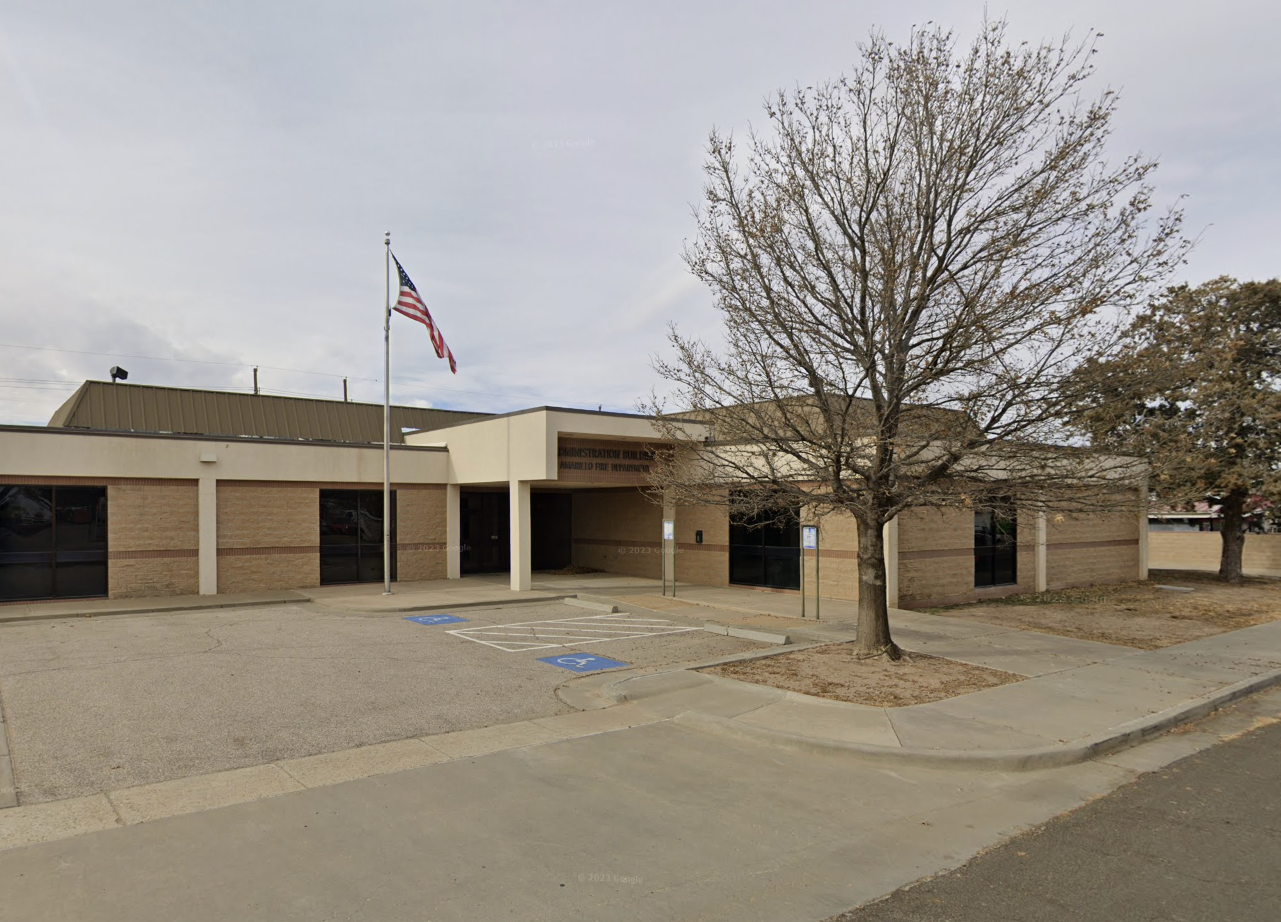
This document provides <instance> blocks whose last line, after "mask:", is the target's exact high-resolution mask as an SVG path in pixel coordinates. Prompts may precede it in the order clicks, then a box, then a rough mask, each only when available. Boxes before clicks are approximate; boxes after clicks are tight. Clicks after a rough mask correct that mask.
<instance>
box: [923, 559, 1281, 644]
mask: <svg viewBox="0 0 1281 922" xmlns="http://www.w3.org/2000/svg"><path fill="white" fill-rule="evenodd" d="M1150 577H1151V578H1150V579H1148V580H1146V581H1144V582H1133V583H1119V584H1116V585H1111V586H1094V587H1089V588H1083V589H1063V590H1057V591H1052V592H1042V593H1036V594H1027V595H1016V596H1008V597H1006V598H1004V599H996V600H993V601H989V602H976V603H970V604H968V605H956V606H951V607H948V608H931V609H926V610H927V611H929V612H931V613H932V614H939V615H947V616H948V617H951V618H963V619H968V620H972V621H983V622H986V623H988V624H1000V625H1004V626H1006V627H1014V628H1019V629H1022V630H1031V631H1043V632H1045V633H1047V634H1059V635H1062V636H1064V637H1077V638H1080V639H1082V640H1098V641H1102V642H1104V643H1114V644H1121V645H1123V646H1127V647H1137V648H1139V649H1142V650H1155V649H1158V648H1160V647H1168V646H1172V645H1174V644H1179V643H1184V642H1186V641H1189V640H1196V639H1197V638H1198V637H1208V636H1210V635H1212V634H1221V633H1223V632H1224V631H1235V630H1237V629H1239V628H1243V627H1249V626H1251V625H1254V624H1263V623H1264V622H1266V621H1275V620H1276V619H1277V618H1281V580H1278V579H1262V578H1247V579H1246V580H1245V581H1244V582H1242V583H1239V584H1236V585H1232V584H1228V583H1223V582H1220V581H1218V580H1217V579H1216V578H1215V577H1214V574H1212V573H1199V572H1193V571H1183V570H1153V571H1152V572H1151V574H1150ZM1161 587H1175V588H1174V589H1171V588H1161ZM1178 590H1191V591H1190V592H1189V591H1178Z"/></svg>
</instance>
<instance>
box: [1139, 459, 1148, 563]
mask: <svg viewBox="0 0 1281 922" xmlns="http://www.w3.org/2000/svg"><path fill="white" fill-rule="evenodd" d="M1148 500H1149V498H1148V479H1147V478H1146V477H1144V478H1143V479H1142V480H1140V481H1139V579H1147V578H1148Z"/></svg>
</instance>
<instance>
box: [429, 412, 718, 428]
mask: <svg viewBox="0 0 1281 922" xmlns="http://www.w3.org/2000/svg"><path fill="white" fill-rule="evenodd" d="M526 413H576V414H579V415H581V416H614V417H619V418H622V419H647V420H655V419H658V417H657V416H650V415H648V414H646V413H623V412H621V411H619V410H585V409H582V408H581V407H547V406H545V407H529V408H528V409H524V410H512V411H511V412H510V413H493V414H490V415H489V416H485V417H481V418H479V419H468V420H461V421H459V422H456V423H450V424H449V425H448V426H438V427H436V428H435V429H414V430H412V431H409V432H407V433H406V434H407V435H414V434H416V433H419V432H442V431H444V430H445V429H455V428H457V427H458V426H470V425H474V424H477V423H486V422H490V421H492V420H496V419H509V418H511V417H513V416H524V415H525V414H526ZM663 418H664V419H666V420H668V421H669V422H674V423H693V424H694V425H698V426H707V425H711V424H710V423H709V422H708V421H707V420H704V419H687V418H686V417H683V416H665V417H663Z"/></svg>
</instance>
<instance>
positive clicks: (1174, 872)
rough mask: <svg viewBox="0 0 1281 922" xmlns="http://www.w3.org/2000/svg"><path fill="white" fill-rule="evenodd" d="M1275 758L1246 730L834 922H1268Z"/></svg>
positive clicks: (1275, 734)
mask: <svg viewBox="0 0 1281 922" xmlns="http://www.w3.org/2000/svg"><path fill="white" fill-rule="evenodd" d="M1278 753H1281V724H1272V725H1270V726H1265V727H1263V728H1261V729H1257V730H1254V731H1252V732H1249V733H1247V734H1246V735H1244V736H1241V737H1240V738H1238V739H1236V740H1233V741H1231V742H1226V743H1223V744H1221V745H1219V746H1216V747H1214V748H1212V749H1208V750H1205V751H1203V752H1200V753H1198V754H1195V755H1192V756H1189V757H1188V758H1186V759H1184V760H1182V761H1179V762H1176V763H1174V764H1173V765H1171V766H1170V767H1168V768H1165V769H1163V770H1161V771H1158V772H1155V773H1152V774H1149V775H1146V776H1144V777H1142V778H1140V779H1139V780H1137V781H1136V782H1134V783H1133V784H1130V785H1127V786H1125V787H1122V788H1121V789H1119V790H1118V791H1116V792H1115V793H1113V794H1110V795H1108V796H1107V797H1105V798H1103V799H1101V800H1097V801H1095V802H1094V803H1091V804H1088V805H1087V806H1084V807H1082V808H1081V809H1079V810H1077V811H1075V812H1073V813H1071V814H1069V815H1067V816H1065V817H1062V818H1060V819H1057V820H1054V821H1052V822H1050V823H1048V824H1046V825H1045V826H1043V827H1041V828H1040V829H1037V830H1035V831H1034V832H1031V833H1028V834H1025V835H1021V836H1018V837H1017V838H1015V839H1012V840H1011V841H1009V842H1007V843H1005V844H1004V845H1002V846H1000V847H999V848H996V849H993V850H992V851H990V852H987V853H986V854H983V855H980V856H979V857H977V858H975V859H974V860H973V861H971V862H970V863H969V864H967V865H966V866H965V867H963V868H961V869H959V870H956V871H953V872H951V873H948V874H944V875H942V876H940V877H936V878H933V879H931V880H927V881H925V882H923V883H920V884H917V885H916V886H913V887H909V888H907V889H905V890H900V891H898V892H896V893H894V894H893V895H892V896H890V897H888V898H887V899H885V900H883V901H881V902H878V903H874V904H872V905H871V906H868V907H865V908H863V909H860V910H856V911H854V912H850V913H844V914H842V915H840V916H838V917H836V918H835V919H833V920H831V922H992V920H998V919H999V920H1003V922H1045V920H1069V919H1071V920H1081V922H1223V920H1233V922H1274V920H1276V919H1278V918H1281V877H1278V870H1279V869H1281V758H1278Z"/></svg>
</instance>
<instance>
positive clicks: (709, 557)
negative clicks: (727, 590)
mask: <svg viewBox="0 0 1281 922" xmlns="http://www.w3.org/2000/svg"><path fill="white" fill-rule="evenodd" d="M675 515H676V519H675V521H676V554H675V558H674V559H675V561H676V563H675V571H676V573H675V575H676V580H677V582H678V583H695V584H697V585H699V586H728V585H729V511H728V510H727V509H726V508H725V507H724V506H680V507H678V508H677V509H676V513H675ZM699 531H701V532H702V533H703V542H702V543H701V544H700V543H698V542H697V541H695V540H694V539H695V538H696V537H697V535H696V532H699Z"/></svg>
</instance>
